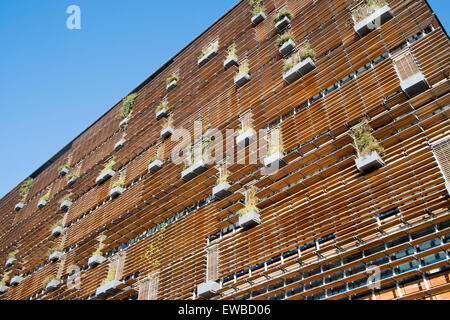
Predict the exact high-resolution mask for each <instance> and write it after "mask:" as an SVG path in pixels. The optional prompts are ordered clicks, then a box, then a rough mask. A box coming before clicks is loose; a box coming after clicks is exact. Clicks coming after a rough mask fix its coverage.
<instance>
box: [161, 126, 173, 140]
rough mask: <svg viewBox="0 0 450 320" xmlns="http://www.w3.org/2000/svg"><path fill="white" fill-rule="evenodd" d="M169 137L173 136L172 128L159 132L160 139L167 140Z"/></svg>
mask: <svg viewBox="0 0 450 320" xmlns="http://www.w3.org/2000/svg"><path fill="white" fill-rule="evenodd" d="M171 135H173V128H172V127H167V128H164V129H163V130H162V131H161V137H162V138H163V139H167V138H169V137H170V136H171Z"/></svg>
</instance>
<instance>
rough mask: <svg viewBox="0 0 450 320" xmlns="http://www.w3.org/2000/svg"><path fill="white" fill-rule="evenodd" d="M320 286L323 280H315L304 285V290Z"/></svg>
mask: <svg viewBox="0 0 450 320" xmlns="http://www.w3.org/2000/svg"><path fill="white" fill-rule="evenodd" d="M322 285H323V279H322V278H321V279H317V280H315V281H312V282H310V283H307V284H305V290H309V289H313V288H317V287H318V286H322Z"/></svg>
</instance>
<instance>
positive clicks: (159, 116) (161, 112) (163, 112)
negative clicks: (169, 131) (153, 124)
mask: <svg viewBox="0 0 450 320" xmlns="http://www.w3.org/2000/svg"><path fill="white" fill-rule="evenodd" d="M168 115H169V114H168V113H167V109H160V110H159V111H157V112H156V120H161V119H162V118H167V116H168Z"/></svg>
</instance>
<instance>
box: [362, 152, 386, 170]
mask: <svg viewBox="0 0 450 320" xmlns="http://www.w3.org/2000/svg"><path fill="white" fill-rule="evenodd" d="M355 163H356V167H357V168H358V170H359V171H361V172H362V173H366V172H370V171H373V170H377V169H379V168H381V167H383V166H384V161H383V159H381V157H380V155H379V154H378V152H376V151H372V152H371V153H369V154H366V155H365V156H362V157H359V158H357V159H356V160H355Z"/></svg>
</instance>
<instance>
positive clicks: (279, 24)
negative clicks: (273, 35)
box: [275, 17, 291, 32]
mask: <svg viewBox="0 0 450 320" xmlns="http://www.w3.org/2000/svg"><path fill="white" fill-rule="evenodd" d="M290 24H291V20H290V19H289V18H288V17H284V18H283V19H281V20H280V21H278V22H277V23H275V28H277V30H278V31H280V32H281V31H283V30H284V29H286V28H287V27H288V26H289V25H290Z"/></svg>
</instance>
